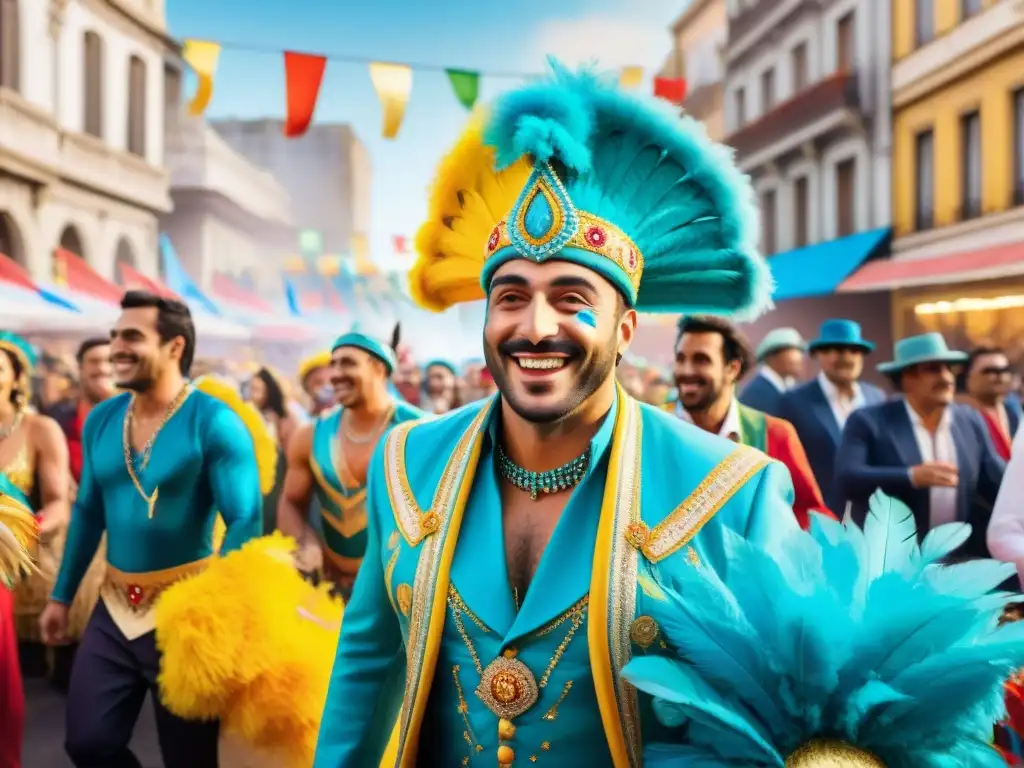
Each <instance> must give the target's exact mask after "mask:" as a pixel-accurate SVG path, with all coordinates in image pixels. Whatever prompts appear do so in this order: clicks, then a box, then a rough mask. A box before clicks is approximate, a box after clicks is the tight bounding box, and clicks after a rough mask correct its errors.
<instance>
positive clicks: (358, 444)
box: [278, 331, 423, 596]
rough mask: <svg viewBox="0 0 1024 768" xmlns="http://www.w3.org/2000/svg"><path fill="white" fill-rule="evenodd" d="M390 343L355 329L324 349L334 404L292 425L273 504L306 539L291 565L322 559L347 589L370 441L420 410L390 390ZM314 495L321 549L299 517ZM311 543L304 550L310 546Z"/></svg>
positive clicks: (361, 519) (362, 525)
mask: <svg viewBox="0 0 1024 768" xmlns="http://www.w3.org/2000/svg"><path fill="white" fill-rule="evenodd" d="M394 370H395V357H394V352H393V350H392V349H391V348H390V347H389V346H387V345H385V344H383V343H382V342H380V341H378V340H377V339H375V338H373V337H371V336H369V335H367V334H365V333H360V332H358V331H351V332H349V333H346V334H343V335H342V336H339V337H338V339H337V340H336V341H335V343H334V347H333V349H332V351H331V381H332V383H333V384H334V389H335V396H336V398H337V400H338V405H337V406H335V407H334V408H332V409H331V410H329V411H326V412H325V413H322V414H320V415H319V416H317V418H316V419H315V421H314V422H313V424H311V425H308V426H306V427H304V428H303V429H301V430H300V431H299V432H298V433H296V436H295V438H294V439H293V440H292V443H291V445H290V446H289V450H288V472H287V474H286V476H285V483H284V493H283V494H282V498H281V502H280V505H279V507H278V526H279V527H280V528H281V530H282V531H283V532H284V533H285V534H287V535H289V536H292V537H293V538H295V539H296V541H299V542H306V545H305V546H304V547H303V548H302V550H301V551H300V555H299V561H300V562H299V567H300V568H302V569H303V570H312V569H315V568H316V567H317V566H319V565H320V562H318V560H319V559H320V558H322V565H323V568H324V571H325V572H326V574H327V576H328V578H330V580H331V581H333V582H334V584H335V585H336V587H337V589H338V591H339V592H340V593H341V594H342V595H343V596H347V595H348V594H349V593H350V591H351V589H352V584H353V582H354V580H355V577H356V573H357V572H358V570H359V566H360V564H361V563H362V559H363V554H364V553H365V551H366V467H367V464H368V463H369V460H370V456H371V455H372V453H373V450H374V448H375V447H376V445H377V442H378V441H379V440H380V439H382V438H383V436H384V435H386V434H387V433H388V431H389V430H390V429H391V428H392V427H394V426H395V425H396V424H401V423H403V422H406V421H409V420H412V419H418V418H420V417H421V416H422V415H423V414H422V413H421V412H420V411H419V410H417V409H416V408H414V407H412V406H411V405H409V404H408V403H406V402H404V401H402V400H399V399H397V398H395V397H394V396H393V395H392V394H391V392H390V391H389V388H388V379H389V377H390V376H391V374H392V373H393V372H394ZM314 494H315V495H316V500H317V501H318V502H319V506H320V509H321V513H322V528H323V548H322V555H321V554H320V548H319V546H318V544H316V543H313V544H311V542H316V541H317V540H316V537H315V535H314V534H313V531H312V530H311V528H310V526H309V523H308V522H307V518H306V510H307V509H309V503H310V501H311V500H312V498H313V495H314ZM311 549H312V552H311Z"/></svg>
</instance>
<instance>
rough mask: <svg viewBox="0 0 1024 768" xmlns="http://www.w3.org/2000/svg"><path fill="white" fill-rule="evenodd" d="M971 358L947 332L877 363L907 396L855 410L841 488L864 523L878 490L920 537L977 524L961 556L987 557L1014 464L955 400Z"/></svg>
mask: <svg viewBox="0 0 1024 768" xmlns="http://www.w3.org/2000/svg"><path fill="white" fill-rule="evenodd" d="M966 361H967V355H966V354H965V353H963V352H958V351H955V350H951V349H949V348H948V347H947V346H946V340H945V339H944V338H943V337H942V334H940V333H926V334H922V335H920V336H911V337H909V338H906V339H901V340H900V341H897V342H896V354H895V355H894V358H893V359H892V360H891V361H888V362H885V363H881V364H879V365H878V366H877V369H878V371H879V372H880V373H884V374H885V375H886V376H888V377H889V378H890V379H891V380H892V382H893V385H894V386H895V388H896V389H897V390H898V391H899V392H900V393H901V394H902V397H901V398H899V399H894V400H889V401H887V402H884V403H880V404H877V405H869V406H865V407H863V408H860V409H858V410H856V411H854V412H853V413H852V414H851V415H850V417H849V419H848V420H847V422H846V428H845V429H844V430H843V437H842V441H841V442H840V445H839V450H838V452H837V454H836V484H837V486H838V489H839V492H840V493H842V494H843V497H844V498H845V499H847V500H848V502H849V506H850V509H851V511H852V512H853V515H854V519H855V520H857V521H858V522H862V521H863V519H864V515H865V514H866V509H867V505H868V500H869V499H870V497H871V495H872V494H873V493H874V492H875V491H876V490H878V489H881V490H882V491H883V492H884V493H886V494H888V495H890V496H893V497H895V498H897V499H899V500H900V501H902V502H903V503H904V504H906V505H907V507H909V508H910V510H911V511H912V512H913V515H914V518H915V519H916V521H917V528H918V535H919V536H924V535H925V534H927V533H928V531H930V530H931V529H932V528H934V527H936V526H939V525H943V524H945V523H950V522H966V523H970V524H971V525H972V529H973V530H972V534H971V538H970V539H969V540H968V541H967V543H966V544H964V546H963V548H962V549H961V550H960V551H959V552H958V555H960V556H966V557H987V556H988V547H987V545H986V543H985V535H986V531H987V528H988V520H989V516H990V515H991V511H992V507H993V505H994V504H995V500H996V495H997V494H998V492H999V485H1000V483H1001V482H1002V479H1003V473H1004V471H1005V468H1006V465H1005V463H1004V462H1003V460H1002V459H1001V458H1000V457H999V455H998V454H997V453H996V451H995V448H994V446H993V445H992V441H991V439H990V438H989V435H988V432H987V428H986V427H985V424H984V422H983V421H982V419H981V417H980V416H979V415H978V413H977V412H976V411H975V410H974V409H973V408H971V407H970V406H967V405H960V404H958V403H956V402H954V395H955V384H956V371H957V370H958V369H959V368H960V367H961V366H962V365H963V364H964V363H965V362H966Z"/></svg>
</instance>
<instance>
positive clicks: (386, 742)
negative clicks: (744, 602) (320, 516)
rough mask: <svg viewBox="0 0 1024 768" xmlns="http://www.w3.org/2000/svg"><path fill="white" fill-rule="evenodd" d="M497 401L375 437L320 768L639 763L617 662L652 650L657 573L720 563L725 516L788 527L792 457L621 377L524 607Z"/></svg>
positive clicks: (749, 530) (643, 701) (645, 727)
mask: <svg viewBox="0 0 1024 768" xmlns="http://www.w3.org/2000/svg"><path fill="white" fill-rule="evenodd" d="M498 402H499V400H498V398H491V399H488V400H486V401H482V402H478V403H473V404H471V405H468V406H466V407H465V408H462V409H459V410H457V411H454V412H452V413H450V414H447V415H445V416H443V417H441V418H437V419H434V420H429V421H421V422H416V423H413V424H408V425H401V426H399V427H397V428H395V429H394V430H393V431H392V433H391V434H390V435H389V437H388V438H387V440H386V441H383V443H382V445H381V446H379V448H378V452H377V454H376V455H375V457H374V460H373V462H372V463H371V467H370V473H369V482H368V488H369V497H368V514H369V535H368V542H367V556H366V558H365V560H364V561H363V566H362V568H361V570H360V572H359V576H358V578H357V580H356V588H355V591H354V593H353V596H352V600H351V602H350V603H349V605H348V607H347V609H346V612H345V621H344V623H343V626H342V633H341V639H340V642H339V644H338V652H337V658H336V660H335V665H334V671H333V675H332V680H331V686H330V692H329V695H328V700H327V705H326V708H325V711H324V717H323V722H322V725H321V730H320V738H319V744H318V748H317V756H316V761H315V768H364V767H366V766H378V765H380V766H385V765H386V766H388V767H389V768H390V767H391V766H400V767H401V768H415V766H416V760H417V755H418V754H430V755H432V756H436V757H437V759H438V760H439V762H438V763H437V764H439V765H446V766H447V765H474V764H480V765H495V764H497V763H499V762H500V763H504V762H511V761H512V760H516V765H519V764H526V763H528V762H537V763H544V764H549V765H553V766H554V765H558V766H561V765H589V766H598V767H600V768H603V767H604V766H614V768H639V766H641V765H642V744H643V739H644V738H647V739H652V738H654V739H658V740H665V739H666V738H667V737H666V736H665V734H664V733H662V732H661V731H660V730H659V726H658V725H657V724H656V722H655V720H654V718H653V717H652V716H651V714H650V703H649V699H647V697H645V696H638V694H637V693H636V692H635V690H634V689H632V688H631V687H629V686H624V685H623V684H622V683H621V682H620V679H619V674H618V672H619V670H620V669H621V668H622V667H623V666H624V665H625V664H626V663H627V662H628V661H629V659H630V658H632V657H633V656H634V655H637V654H648V653H659V652H661V651H662V650H663V644H662V643H661V640H660V630H659V628H658V626H657V624H656V622H654V620H653V619H652V618H651V616H650V613H651V611H650V610H649V603H650V601H652V600H658V599H659V597H658V595H659V587H658V585H657V578H666V577H668V578H670V577H671V575H672V572H673V571H674V570H677V569H683V568H693V567H710V568H714V569H721V568H724V566H725V563H726V560H727V553H726V548H725V544H724V542H723V536H722V531H723V530H724V529H725V528H726V527H728V528H731V529H733V530H735V531H738V532H740V533H742V534H743V535H745V536H747V537H748V538H751V539H755V540H758V541H765V542H771V541H773V540H775V539H777V538H782V537H785V536H788V535H790V534H791V533H792V532H794V531H796V530H797V528H796V522H795V519H794V517H793V513H792V496H793V492H792V485H791V483H790V480H789V474H788V472H787V471H786V469H785V467H783V466H782V465H780V464H778V463H777V462H774V461H772V460H771V459H769V458H768V457H767V456H765V455H764V454H763V453H761V452H760V451H757V450H754V449H751V448H748V447H746V446H741V445H736V444H734V443H732V442H730V441H728V440H724V439H722V438H719V437H717V436H714V435H710V434H708V433H705V432H703V431H701V430H699V429H697V428H696V427H693V426H692V425H689V424H686V423H685V422H682V421H681V420H679V419H676V418H674V417H672V416H670V415H668V414H665V413H663V412H661V411H660V410H658V409H656V408H652V407H649V406H645V405H641V404H639V403H637V402H636V401H635V400H633V399H631V398H628V397H626V396H625V395H624V394H623V393H622V392H621V390H620V393H619V396H618V400H617V403H616V405H615V406H614V407H613V409H612V411H611V413H610V414H609V416H608V418H607V420H606V421H605V423H604V425H603V426H602V428H601V429H600V430H599V431H598V433H597V435H595V437H594V441H593V443H592V446H591V447H592V450H593V456H594V457H595V459H594V461H593V462H592V465H591V470H590V472H589V474H588V476H587V477H586V478H585V479H584V481H583V482H582V483H581V484H580V486H578V487H577V488H576V489H575V491H574V492H573V497H572V498H571V500H570V502H569V504H568V505H567V507H566V509H565V511H564V512H563V514H562V517H561V519H560V520H559V523H558V525H557V526H556V528H555V531H554V534H553V535H552V538H551V541H550V544H549V545H548V548H547V550H546V551H545V553H544V556H543V558H542V560H541V563H540V566H539V568H538V570H537V573H536V575H535V577H534V580H533V584H532V585H531V588H530V590H529V591H528V593H527V595H526V598H525V600H524V601H523V603H522V605H521V606H519V607H518V608H517V606H516V604H515V602H514V601H513V596H512V594H511V589H510V587H509V585H508V576H507V573H506V569H505V553H504V544H503V536H502V527H501V505H500V497H499V494H498V485H497V481H496V480H495V472H494V467H493V455H494V435H495V432H494V424H495V423H496V421H497V418H498V416H497V414H498V408H496V405H497V404H498ZM441 457H444V459H445V461H441V460H440V459H441ZM641 477H644V478H646V479H647V480H648V484H647V486H646V487H643V488H642V489H641V482H640V479H641ZM641 490H642V491H643V492H642V493H641ZM598 510H600V513H599V514H598ZM399 713H401V717H400V718H399Z"/></svg>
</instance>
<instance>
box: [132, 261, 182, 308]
mask: <svg viewBox="0 0 1024 768" xmlns="http://www.w3.org/2000/svg"><path fill="white" fill-rule="evenodd" d="M118 269H119V271H120V273H121V285H122V286H124V289H125V290H126V291H149V292H150V293H155V294H156V295H157V296H163V297H164V298H165V299H178V298H179V297H178V295H177V294H175V293H174V291H172V290H171V289H170V288H168V287H167V286H166V285H164V284H163V283H162V282H160V281H159V280H154V279H153V278H151V277H146V276H145V275H144V274H142V273H141V272H139V270H137V269H136V268H135V267H133V266H131V265H130V264H125V263H124V262H121V263H120V264H118Z"/></svg>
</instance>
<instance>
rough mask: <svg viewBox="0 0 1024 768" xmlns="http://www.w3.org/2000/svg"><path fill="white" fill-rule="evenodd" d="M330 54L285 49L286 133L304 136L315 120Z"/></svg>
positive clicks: (292, 136) (293, 135)
mask: <svg viewBox="0 0 1024 768" xmlns="http://www.w3.org/2000/svg"><path fill="white" fill-rule="evenodd" d="M326 67H327V58H326V57H324V56H311V55H310V54H308V53H295V52H294V51H285V52H284V76H285V94H286V96H285V99H286V101H287V114H286V116H285V122H284V135H285V136H287V137H289V138H297V137H299V136H302V135H303V134H304V133H305V132H306V131H307V130H308V129H309V124H310V122H311V121H312V120H313V112H314V111H315V110H316V102H317V99H318V98H319V97H320V84H321V83H322V82H323V79H324V69H325V68H326Z"/></svg>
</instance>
